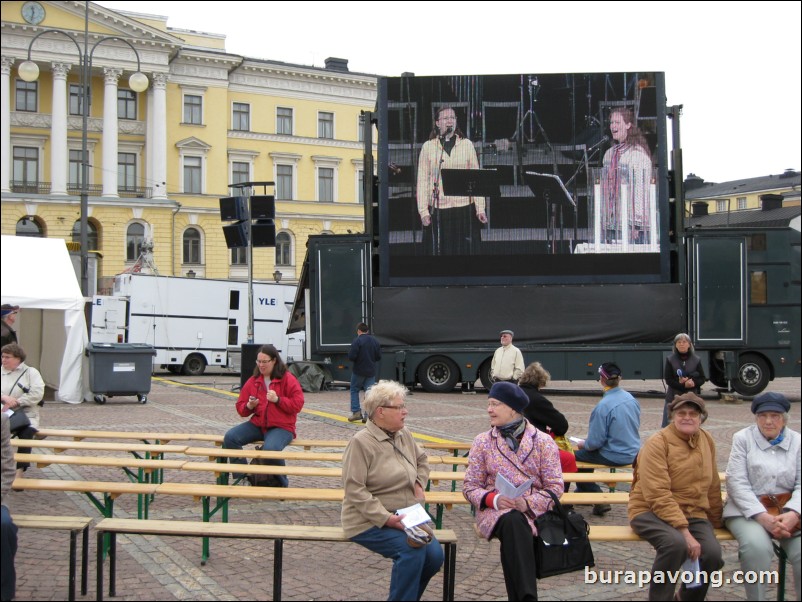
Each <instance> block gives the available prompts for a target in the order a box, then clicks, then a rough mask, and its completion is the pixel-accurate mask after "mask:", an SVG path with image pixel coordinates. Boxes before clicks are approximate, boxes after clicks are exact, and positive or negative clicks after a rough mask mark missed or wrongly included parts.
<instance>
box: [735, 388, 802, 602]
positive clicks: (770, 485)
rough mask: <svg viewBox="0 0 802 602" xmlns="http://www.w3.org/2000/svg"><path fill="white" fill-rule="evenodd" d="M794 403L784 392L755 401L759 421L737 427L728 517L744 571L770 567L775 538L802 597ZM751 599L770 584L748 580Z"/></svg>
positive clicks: (762, 597)
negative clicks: (791, 423)
mask: <svg viewBox="0 0 802 602" xmlns="http://www.w3.org/2000/svg"><path fill="white" fill-rule="evenodd" d="M790 409H791V404H790V403H789V402H788V400H787V399H786V398H785V396H784V395H782V394H780V393H763V394H762V395H758V396H757V397H755V399H754V401H752V413H753V414H755V424H753V425H752V426H749V427H747V428H745V429H743V430H741V431H738V432H737V433H735V436H734V437H733V439H732V451H731V452H730V459H729V462H728V463H727V504H726V506H724V521H725V523H726V525H727V528H728V529H729V530H730V531H731V532H732V534H733V535H734V536H735V538H736V539H737V540H738V545H739V550H738V556H739V557H740V559H741V568H742V569H743V570H744V571H768V570H769V568H770V565H771V558H772V540H776V541H777V543H779V545H780V546H781V547H782V548H783V550H785V553H786V555H787V556H788V562H789V563H790V564H791V567H792V569H793V572H794V583H795V585H796V598H795V600H799V599H800V530H799V528H800V521H799V512H800V502H802V494H800V462H802V460H801V459H800V439H801V437H800V434H799V433H797V432H796V431H792V430H791V429H789V428H788V427H787V422H788V411H789V410H790ZM744 587H745V588H746V597H747V599H749V600H765V599H766V585H765V584H763V583H748V582H745V583H744Z"/></svg>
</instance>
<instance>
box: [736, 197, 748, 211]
mask: <svg viewBox="0 0 802 602" xmlns="http://www.w3.org/2000/svg"><path fill="white" fill-rule="evenodd" d="M744 209H746V197H745V196H739V197H738V211H742V210H744Z"/></svg>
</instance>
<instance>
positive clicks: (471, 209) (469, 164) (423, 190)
mask: <svg viewBox="0 0 802 602" xmlns="http://www.w3.org/2000/svg"><path fill="white" fill-rule="evenodd" d="M478 168H479V160H478V159H477V158H476V151H475V150H474V148H473V143H472V142H471V141H470V140H468V139H467V138H465V135H464V134H463V133H462V131H461V130H460V129H459V127H458V126H457V114H456V113H455V112H454V109H453V108H451V107H449V106H443V107H440V108H439V109H438V110H437V113H436V114H435V121H434V127H433V129H432V133H431V135H430V137H429V140H428V141H427V142H425V143H424V145H423V148H422V149H421V153H420V160H419V161H418V192H417V194H418V199H417V200H418V214H419V215H420V218H421V224H422V225H423V240H424V246H425V248H427V249H430V252H431V253H432V254H434V255H469V254H471V253H475V252H476V250H477V249H476V247H477V245H478V238H479V237H478V230H477V227H476V226H477V224H476V222H475V221H474V220H475V219H476V220H479V222H481V223H483V224H485V223H487V215H486V214H485V199H484V197H470V196H445V195H444V194H443V180H442V177H441V172H442V170H443V169H478Z"/></svg>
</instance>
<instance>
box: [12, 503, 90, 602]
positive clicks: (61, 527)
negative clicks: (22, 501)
mask: <svg viewBox="0 0 802 602" xmlns="http://www.w3.org/2000/svg"><path fill="white" fill-rule="evenodd" d="M11 518H12V520H13V521H14V524H15V525H17V527H20V528H23V529H47V530H58V531H69V532H70V561H69V562H70V566H69V577H68V583H67V599H68V600H70V602H72V601H73V600H75V567H76V564H77V561H78V543H77V542H78V534H79V533H80V534H81V594H82V595H84V596H85V595H86V589H87V585H88V582H89V579H88V570H89V563H88V561H89V525H91V524H92V519H91V518H88V517H86V516H43V515H36V514H13V515H12V517H11Z"/></svg>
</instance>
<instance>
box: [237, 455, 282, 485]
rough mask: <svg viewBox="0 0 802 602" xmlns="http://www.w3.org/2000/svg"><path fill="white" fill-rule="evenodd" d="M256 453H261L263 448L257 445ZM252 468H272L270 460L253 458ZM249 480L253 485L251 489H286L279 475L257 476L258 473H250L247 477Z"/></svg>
mask: <svg viewBox="0 0 802 602" xmlns="http://www.w3.org/2000/svg"><path fill="white" fill-rule="evenodd" d="M254 449H255V450H256V451H261V450H262V446H261V445H257V446H256V447H255V448H254ZM250 464H251V466H270V465H271V464H270V460H266V459H264V458H251V461H250ZM245 478H246V479H248V482H249V483H250V484H251V487H284V485H282V484H281V479H279V478H278V475H274V474H257V473H249V474H247V475H246V476H245Z"/></svg>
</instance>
